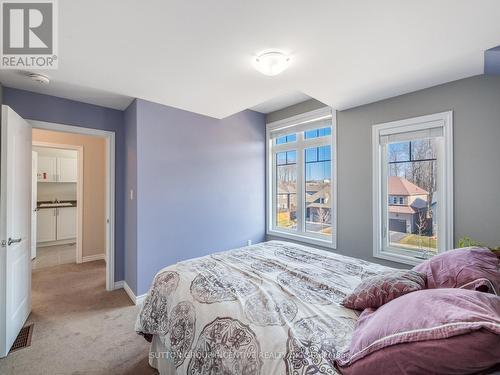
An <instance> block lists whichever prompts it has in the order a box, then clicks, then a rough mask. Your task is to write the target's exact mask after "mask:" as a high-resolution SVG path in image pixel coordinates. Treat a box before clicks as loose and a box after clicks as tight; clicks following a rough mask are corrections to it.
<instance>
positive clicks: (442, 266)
mask: <svg viewBox="0 0 500 375" xmlns="http://www.w3.org/2000/svg"><path fill="white" fill-rule="evenodd" d="M413 270H414V271H417V272H421V273H424V274H426V275H427V288H429V289H431V288H465V289H472V290H479V291H485V292H489V293H493V294H496V295H499V292H500V259H498V258H497V256H496V255H495V254H494V253H493V252H492V251H491V250H490V249H488V248H483V247H467V248H463V249H456V250H450V251H446V252H444V253H441V254H439V255H436V256H435V257H432V258H431V259H429V260H426V261H425V262H423V263H421V264H419V265H418V266H415V267H413Z"/></svg>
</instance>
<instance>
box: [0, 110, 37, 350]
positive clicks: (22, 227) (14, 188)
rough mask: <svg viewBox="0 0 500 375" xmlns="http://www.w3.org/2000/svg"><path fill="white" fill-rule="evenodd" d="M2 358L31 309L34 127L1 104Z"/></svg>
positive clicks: (0, 292)
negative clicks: (32, 137)
mask: <svg viewBox="0 0 500 375" xmlns="http://www.w3.org/2000/svg"><path fill="white" fill-rule="evenodd" d="M1 128H2V129H1V170H0V175H1V176H0V177H1V183H0V240H1V246H0V357H5V356H6V355H7V354H8V352H9V350H10V347H11V346H12V343H13V342H14V340H15V339H16V337H17V335H18V333H19V331H20V329H21V328H22V327H23V325H24V323H25V321H26V319H27V318H28V315H29V313H30V311H31V167H32V164H31V126H30V125H29V124H28V123H27V122H26V121H25V120H24V119H22V118H21V117H20V116H19V115H18V114H17V113H15V112H14V111H13V110H12V109H11V108H9V107H7V106H5V105H3V106H2V123H1Z"/></svg>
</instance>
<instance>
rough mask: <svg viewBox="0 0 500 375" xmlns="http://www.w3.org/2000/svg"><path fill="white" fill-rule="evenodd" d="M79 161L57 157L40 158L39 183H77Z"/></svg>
mask: <svg viewBox="0 0 500 375" xmlns="http://www.w3.org/2000/svg"><path fill="white" fill-rule="evenodd" d="M77 175H78V173H77V159H74V158H66V157H55V156H41V155H40V156H39V157H38V174H37V179H38V182H76V181H77Z"/></svg>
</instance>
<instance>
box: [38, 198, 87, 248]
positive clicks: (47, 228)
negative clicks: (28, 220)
mask: <svg viewBox="0 0 500 375" xmlns="http://www.w3.org/2000/svg"><path fill="white" fill-rule="evenodd" d="M76 214H77V210H76V207H57V208H41V209H39V210H38V213H37V233H36V240H37V243H41V242H52V241H62V240H70V239H73V238H76V221H77V220H76Z"/></svg>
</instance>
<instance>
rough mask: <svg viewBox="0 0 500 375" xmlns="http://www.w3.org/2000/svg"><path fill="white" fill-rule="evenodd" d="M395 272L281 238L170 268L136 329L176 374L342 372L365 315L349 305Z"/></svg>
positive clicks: (156, 286)
mask: <svg viewBox="0 0 500 375" xmlns="http://www.w3.org/2000/svg"><path fill="white" fill-rule="evenodd" d="M387 270H389V268H387V267H383V266H380V265H376V264H373V263H369V262H366V261H362V260H359V259H354V258H349V257H344V256H340V255H337V254H334V253H331V252H326V251H321V250H316V249H313V248H310V247H305V246H300V245H296V244H292V243H288V242H281V241H270V242H266V243H262V244H258V245H253V246H248V247H244V248H241V249H236V250H231V251H226V252H220V253H215V254H212V255H210V256H206V257H202V258H196V259H192V260H188V261H184V262H181V263H178V264H175V265H173V266H170V267H167V268H165V269H163V270H161V271H160V272H159V273H158V274H157V276H156V277H155V280H154V282H153V286H152V287H151V290H150V291H149V293H148V296H147V297H146V300H145V302H144V305H143V308H142V310H141V312H140V313H139V316H138V319H137V324H136V330H137V332H139V333H141V334H143V335H145V336H146V337H148V338H150V337H151V335H156V336H157V337H156V338H155V339H156V340H160V341H161V343H162V344H163V345H162V346H163V347H165V348H166V349H167V353H164V354H163V357H162V358H161V359H160V361H169V363H168V367H169V368H170V369H172V370H171V371H172V372H174V373H176V374H234V375H237V374H263V375H267V374H336V371H335V368H334V359H335V358H336V356H337V355H338V354H339V353H341V352H342V351H344V349H345V348H346V346H347V345H348V344H349V342H350V335H351V332H352V330H353V329H354V325H355V322H356V319H357V313H356V312H355V311H353V310H350V309H347V308H344V307H343V306H341V305H340V302H341V301H342V299H343V298H344V296H345V295H346V294H347V293H349V292H351V291H352V290H353V289H354V288H355V287H356V286H357V285H358V284H359V282H360V281H361V280H362V279H363V278H365V277H367V276H371V275H374V274H376V273H378V272H382V271H387ZM157 355H158V354H157ZM157 362H158V361H152V362H151V363H157ZM174 369H175V370H174Z"/></svg>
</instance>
